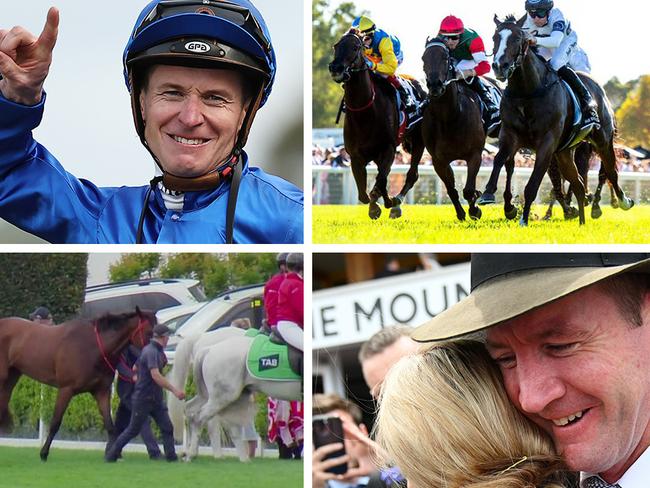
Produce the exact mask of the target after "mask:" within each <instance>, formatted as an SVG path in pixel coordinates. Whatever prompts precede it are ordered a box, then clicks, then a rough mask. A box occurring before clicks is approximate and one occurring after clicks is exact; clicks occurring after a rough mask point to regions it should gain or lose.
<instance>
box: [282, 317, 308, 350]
mask: <svg viewBox="0 0 650 488" xmlns="http://www.w3.org/2000/svg"><path fill="white" fill-rule="evenodd" d="M275 328H276V329H277V331H278V334H280V335H281V336H282V338H283V339H284V340H285V341H287V343H288V344H289V345H290V346H292V347H295V348H296V349H300V350H301V351H302V350H303V345H302V341H303V331H302V329H301V328H300V327H299V326H298V324H296V323H295V322H289V321H288V320H280V321H279V322H278V325H276V326H275Z"/></svg>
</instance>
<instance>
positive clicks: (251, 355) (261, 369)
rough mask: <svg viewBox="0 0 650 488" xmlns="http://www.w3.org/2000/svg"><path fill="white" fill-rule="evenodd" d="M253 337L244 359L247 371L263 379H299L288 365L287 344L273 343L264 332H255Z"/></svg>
mask: <svg viewBox="0 0 650 488" xmlns="http://www.w3.org/2000/svg"><path fill="white" fill-rule="evenodd" d="M247 335H248V334H247ZM252 335H253V334H250V335H249V336H252ZM254 337H255V338H254V339H253V343H252V344H251V347H250V349H249V350H248V358H247V361H246V362H247V366H248V372H249V373H250V374H251V375H252V376H255V377H256V378H260V379H263V380H278V381H292V380H300V379H301V378H300V376H299V375H297V374H296V373H294V372H293V370H292V369H291V366H289V347H288V346H286V345H281V344H275V343H273V342H271V341H270V340H269V337H268V336H266V335H264V334H257V335H255V336H254Z"/></svg>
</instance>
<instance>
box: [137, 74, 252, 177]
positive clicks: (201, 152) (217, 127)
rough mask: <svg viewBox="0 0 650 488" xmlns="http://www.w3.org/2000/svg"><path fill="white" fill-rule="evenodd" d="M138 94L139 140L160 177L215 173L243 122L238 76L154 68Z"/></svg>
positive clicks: (233, 143)
mask: <svg viewBox="0 0 650 488" xmlns="http://www.w3.org/2000/svg"><path fill="white" fill-rule="evenodd" d="M148 76H149V79H148V83H147V84H146V88H145V89H144V90H143V91H142V93H141V94H140V107H141V111H142V118H143V119H144V121H145V139H146V140H147V144H148V145H149V148H150V149H151V151H152V152H153V153H154V154H155V155H156V157H157V158H158V161H159V162H160V164H161V165H162V167H163V168H164V169H165V171H167V172H169V173H171V174H173V175H176V176H184V177H193V176H201V175H204V174H206V173H208V172H210V171H212V170H214V169H215V167H216V165H217V164H218V163H221V162H222V161H224V160H225V159H226V158H227V157H228V156H229V155H230V153H231V151H232V150H233V147H234V145H235V141H236V140H237V134H238V133H239V129H240V128H241V126H242V124H243V122H244V118H245V117H246V109H247V101H246V100H245V99H244V90H243V85H242V79H241V74H240V73H239V72H237V71H232V70H222V69H202V68H186V67H180V66H166V65H157V66H154V67H153V68H152V69H151V71H150V72H149V75H148Z"/></svg>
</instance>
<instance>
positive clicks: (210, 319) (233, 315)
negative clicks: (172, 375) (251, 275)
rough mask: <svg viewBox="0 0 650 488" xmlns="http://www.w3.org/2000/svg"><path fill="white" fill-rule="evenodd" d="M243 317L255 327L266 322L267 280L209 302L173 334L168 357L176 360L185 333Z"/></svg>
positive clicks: (199, 332)
mask: <svg viewBox="0 0 650 488" xmlns="http://www.w3.org/2000/svg"><path fill="white" fill-rule="evenodd" d="M239 318H247V319H248V320H250V322H251V327H253V328H256V329H259V328H260V327H261V326H262V322H263V320H264V318H265V314H264V285H263V284H257V285H250V286H247V287H243V288H238V289H236V290H229V291H226V292H224V293H222V294H221V295H219V296H217V297H216V298H214V299H213V300H211V301H209V302H208V303H206V304H205V305H204V306H203V307H201V308H200V309H199V310H198V311H196V312H195V313H194V314H193V315H192V316H191V317H189V318H188V319H187V320H186V321H185V322H184V323H183V324H182V325H180V326H179V327H178V328H177V329H176V332H175V334H174V335H172V336H171V337H170V338H169V342H168V343H167V347H166V348H165V354H166V355H167V359H168V360H169V361H170V362H173V360H174V354H175V352H176V346H177V345H178V343H179V342H180V341H181V340H182V339H183V337H189V336H190V335H194V334H203V333H205V332H209V331H211V330H214V329H217V328H219V327H224V326H228V325H230V323H231V322H232V321H233V320H235V319H239Z"/></svg>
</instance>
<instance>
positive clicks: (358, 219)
mask: <svg viewBox="0 0 650 488" xmlns="http://www.w3.org/2000/svg"><path fill="white" fill-rule="evenodd" d="M464 207H465V210H467V205H465V206H464ZM481 208H482V211H483V216H482V218H481V220H478V221H473V220H470V219H469V217H468V218H467V220H465V221H464V222H460V221H458V220H457V219H456V213H455V211H454V208H453V206H452V205H403V206H402V217H401V218H400V219H396V220H392V219H390V218H389V217H388V215H389V212H390V210H387V209H384V208H383V207H382V215H381V217H380V218H379V219H378V220H376V221H373V220H370V218H369V217H368V206H367V205H314V207H313V214H312V215H313V224H312V229H313V242H314V243H315V244H393V243H400V244H425V243H428V244H646V243H648V242H650V206H649V205H637V206H635V207H633V208H632V209H630V210H628V211H623V210H620V209H613V208H611V207H609V206H603V207H602V209H603V215H602V217H601V218H600V219H598V220H593V219H592V218H591V216H590V212H591V207H586V208H585V215H586V224H585V225H583V226H579V225H578V221H577V220H568V221H565V220H564V218H563V217H562V209H560V208H559V207H558V206H555V208H554V214H553V215H554V216H553V218H552V219H551V220H550V221H540V220H533V219H532V218H531V219H530V221H529V226H528V227H527V228H521V227H519V220H518V218H517V219H515V220H511V221H508V220H506V219H505V217H504V215H503V207H502V206H501V205H498V204H497V205H489V206H485V207H481ZM545 212H546V206H545V205H534V206H533V208H532V211H531V216H532V215H534V214H536V215H539V216H543V215H544V213H545Z"/></svg>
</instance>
